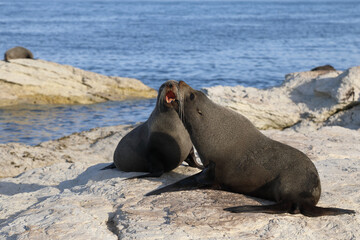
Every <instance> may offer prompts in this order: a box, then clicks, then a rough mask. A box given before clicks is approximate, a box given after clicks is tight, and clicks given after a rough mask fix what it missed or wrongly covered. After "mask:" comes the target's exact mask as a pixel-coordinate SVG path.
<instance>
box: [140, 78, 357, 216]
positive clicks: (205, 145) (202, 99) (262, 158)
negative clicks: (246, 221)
mask: <svg viewBox="0 0 360 240" xmlns="http://www.w3.org/2000/svg"><path fill="white" fill-rule="evenodd" d="M179 92H180V94H178V97H179V101H180V107H179V108H178V109H179V116H180V117H181V119H182V122H183V123H184V125H185V127H186V129H187V130H188V132H189V134H190V137H191V140H192V142H193V144H194V146H195V148H196V150H197V151H198V154H199V156H200V159H201V161H202V163H203V165H204V166H205V169H204V170H202V172H200V173H198V174H195V175H193V176H190V177H188V178H185V179H183V180H180V181H179V182H176V183H174V184H172V185H169V186H166V187H164V188H160V189H157V190H154V191H152V192H150V193H148V194H146V195H154V194H160V193H163V192H171V191H179V190H189V189H196V188H212V187H213V186H217V187H220V189H222V190H226V191H231V192H236V193H242V194H245V195H249V196H253V197H258V198H263V199H267V200H271V201H274V202H276V203H275V204H272V205H260V206H239V207H232V208H227V209H225V210H227V211H230V212H263V213H302V214H303V215H305V216H310V217H317V216H322V215H338V214H351V213H354V211H352V210H347V209H339V208H323V207H317V206H316V204H317V202H318V201H319V198H320V194H321V186H320V179H319V174H318V172H317V170H316V167H315V165H314V164H313V163H312V161H311V160H310V159H309V158H308V157H307V156H306V155H305V154H304V153H302V152H301V151H299V150H297V149H295V148H293V147H290V146H288V145H286V144H283V143H280V142H277V141H274V140H272V139H270V138H268V137H266V136H265V135H264V134H262V133H261V132H260V131H259V130H258V129H256V128H255V126H254V125H253V124H252V123H251V122H250V121H249V120H248V119H247V118H245V117H244V116H242V115H241V114H239V113H236V112H234V111H232V110H230V109H227V108H225V107H222V106H220V105H218V104H215V103H214V102H212V101H211V100H210V99H209V98H208V97H207V96H206V95H205V94H204V93H202V92H200V91H196V90H194V89H192V88H191V87H190V86H188V85H187V84H186V83H185V82H182V81H180V83H179Z"/></svg>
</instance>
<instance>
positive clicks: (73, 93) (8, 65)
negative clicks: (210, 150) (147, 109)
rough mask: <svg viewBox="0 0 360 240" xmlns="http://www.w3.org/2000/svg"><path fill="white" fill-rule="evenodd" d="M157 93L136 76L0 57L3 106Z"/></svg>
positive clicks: (122, 98) (72, 101) (98, 99)
mask: <svg viewBox="0 0 360 240" xmlns="http://www.w3.org/2000/svg"><path fill="white" fill-rule="evenodd" d="M156 95H157V93H156V91H155V90H154V89H152V88H150V87H148V86H146V85H144V84H143V83H142V82H140V81H139V80H136V79H133V78H121V77H108V76H104V75H101V74H97V73H93V72H88V71H84V70H81V69H78V68H74V67H72V66H68V65H61V64H58V63H53V62H47V61H44V60H32V59H14V60H10V62H4V61H0V106H6V105H13V104H20V103H30V104H31V103H37V104H76V103H78V104H88V103H96V102H104V101H108V100H113V101H118V100H125V99H134V98H155V97H156Z"/></svg>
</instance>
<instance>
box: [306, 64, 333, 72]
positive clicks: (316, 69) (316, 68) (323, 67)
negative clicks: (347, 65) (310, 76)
mask: <svg viewBox="0 0 360 240" xmlns="http://www.w3.org/2000/svg"><path fill="white" fill-rule="evenodd" d="M310 71H313V72H314V71H336V69H335V68H334V67H333V66H331V65H329V64H328V65H324V66H318V67H315V68H313V69H311V70H310Z"/></svg>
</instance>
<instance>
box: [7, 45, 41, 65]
mask: <svg viewBox="0 0 360 240" xmlns="http://www.w3.org/2000/svg"><path fill="white" fill-rule="evenodd" d="M17 58H30V59H34V55H33V54H32V52H31V51H30V50H29V49H26V48H24V47H19V46H17V47H13V48H10V49H9V50H7V51H6V52H5V54H4V61H6V62H8V61H9V60H10V59H17Z"/></svg>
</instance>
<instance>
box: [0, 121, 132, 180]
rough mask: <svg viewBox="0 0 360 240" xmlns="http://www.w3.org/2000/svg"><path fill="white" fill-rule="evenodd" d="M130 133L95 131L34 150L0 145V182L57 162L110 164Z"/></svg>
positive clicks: (113, 129) (111, 129)
mask: <svg viewBox="0 0 360 240" xmlns="http://www.w3.org/2000/svg"><path fill="white" fill-rule="evenodd" d="M132 129H133V126H114V127H103V128H95V129H92V130H90V131H85V132H81V133H74V134H72V135H70V136H66V137H63V138H60V139H59V140H56V141H48V142H43V143H41V144H39V145H37V146H29V145H25V144H21V143H8V144H0V178H3V177H12V176H16V175H18V174H20V173H22V172H24V171H26V170H30V169H33V168H39V167H44V166H50V165H52V164H54V163H59V162H63V163H66V162H68V163H74V162H87V163H91V164H96V163H100V162H104V160H105V161H106V162H111V161H112V157H113V152H114V150H115V148H116V146H117V144H118V142H119V141H120V139H121V138H122V137H123V136H125V134H126V133H127V132H128V131H130V130H132ZM90 156H91V157H90Z"/></svg>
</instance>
